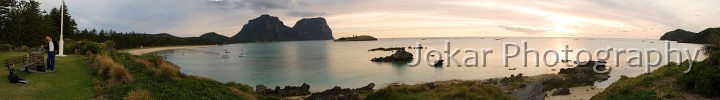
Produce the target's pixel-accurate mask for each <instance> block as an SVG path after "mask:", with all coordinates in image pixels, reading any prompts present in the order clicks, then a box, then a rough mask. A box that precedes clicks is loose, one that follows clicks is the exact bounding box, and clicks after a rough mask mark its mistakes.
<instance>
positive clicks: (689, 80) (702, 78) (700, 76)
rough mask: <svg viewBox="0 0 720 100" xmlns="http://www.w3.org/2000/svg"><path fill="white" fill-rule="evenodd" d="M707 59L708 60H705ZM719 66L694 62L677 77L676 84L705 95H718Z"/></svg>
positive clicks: (719, 93) (719, 94)
mask: <svg viewBox="0 0 720 100" xmlns="http://www.w3.org/2000/svg"><path fill="white" fill-rule="evenodd" d="M706 61H708V60H706ZM718 73H720V68H718V66H710V65H706V64H705V63H695V64H693V68H692V69H691V71H690V72H689V73H686V74H683V75H682V76H680V77H678V79H677V80H678V84H679V85H680V86H682V88H684V89H685V90H689V91H692V92H695V93H697V94H700V95H702V96H705V97H712V96H720V91H717V90H720V85H718V84H720V81H717V80H720V74H718Z"/></svg>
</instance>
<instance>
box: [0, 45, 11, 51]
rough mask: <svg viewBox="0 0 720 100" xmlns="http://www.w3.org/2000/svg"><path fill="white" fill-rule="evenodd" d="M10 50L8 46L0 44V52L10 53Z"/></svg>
mask: <svg viewBox="0 0 720 100" xmlns="http://www.w3.org/2000/svg"><path fill="white" fill-rule="evenodd" d="M12 48H13V47H12V45H10V44H0V51H12Z"/></svg>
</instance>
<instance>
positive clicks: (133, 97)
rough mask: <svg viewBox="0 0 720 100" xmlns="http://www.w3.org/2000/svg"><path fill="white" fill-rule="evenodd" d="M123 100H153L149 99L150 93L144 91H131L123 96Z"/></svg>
mask: <svg viewBox="0 0 720 100" xmlns="http://www.w3.org/2000/svg"><path fill="white" fill-rule="evenodd" d="M125 100H153V98H152V97H150V92H147V91H145V90H133V91H131V92H130V93H128V95H127V96H125Z"/></svg>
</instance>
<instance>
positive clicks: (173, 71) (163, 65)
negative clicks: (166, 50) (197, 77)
mask: <svg viewBox="0 0 720 100" xmlns="http://www.w3.org/2000/svg"><path fill="white" fill-rule="evenodd" d="M157 67H158V68H157V69H158V70H157V71H158V74H160V75H162V76H167V77H168V78H171V79H175V80H177V79H180V76H179V75H178V69H177V68H178V67H177V66H176V65H173V64H170V63H167V62H165V61H160V62H158V66H157Z"/></svg>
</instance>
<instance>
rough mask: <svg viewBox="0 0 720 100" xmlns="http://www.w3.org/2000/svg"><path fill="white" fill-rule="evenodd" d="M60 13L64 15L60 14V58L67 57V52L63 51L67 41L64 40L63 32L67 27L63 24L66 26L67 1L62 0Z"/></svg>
mask: <svg viewBox="0 0 720 100" xmlns="http://www.w3.org/2000/svg"><path fill="white" fill-rule="evenodd" d="M60 12H62V13H61V14H60V41H59V42H60V54H59V55H58V56H61V57H62V56H65V54H64V51H65V50H63V48H64V46H65V40H64V39H63V30H64V29H65V27H64V26H63V24H65V18H64V17H65V0H62V2H61V3H60Z"/></svg>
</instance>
